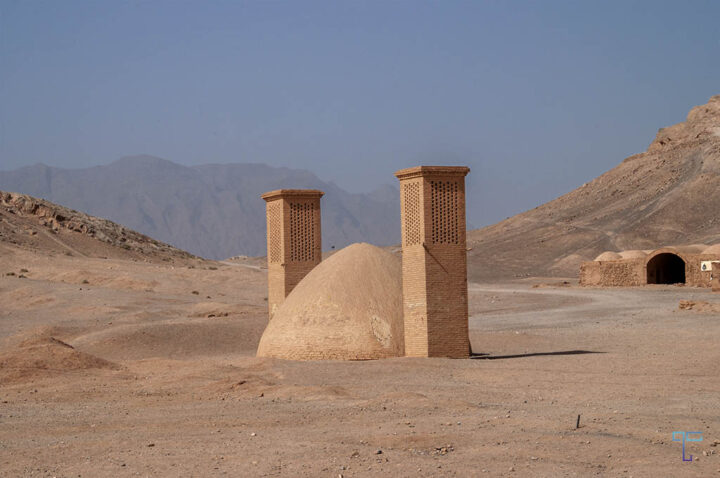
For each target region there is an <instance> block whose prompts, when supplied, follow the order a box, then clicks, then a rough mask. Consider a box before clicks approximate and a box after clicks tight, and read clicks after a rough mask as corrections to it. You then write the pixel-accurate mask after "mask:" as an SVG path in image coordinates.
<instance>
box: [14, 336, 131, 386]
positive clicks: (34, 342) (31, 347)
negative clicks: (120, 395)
mask: <svg viewBox="0 0 720 478" xmlns="http://www.w3.org/2000/svg"><path fill="white" fill-rule="evenodd" d="M102 368H104V369H117V368H119V367H118V366H117V365H116V364H114V363H112V362H108V361H107V360H104V359H101V358H99V357H96V356H94V355H91V354H87V353H84V352H80V351H78V350H76V349H75V348H74V347H73V346H72V345H70V344H68V343H65V342H63V341H62V340H59V339H57V338H55V337H53V336H50V335H46V334H45V333H38V334H35V335H34V336H31V337H30V338H28V339H26V340H23V341H22V342H20V343H19V344H18V345H17V346H15V347H13V348H12V349H10V350H9V351H7V352H4V353H2V354H0V383H7V382H13V381H22V380H23V379H26V378H32V377H35V376H38V375H51V374H56V373H60V372H65V371H69V370H87V369H102Z"/></svg>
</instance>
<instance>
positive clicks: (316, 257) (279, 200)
mask: <svg viewBox="0 0 720 478" xmlns="http://www.w3.org/2000/svg"><path fill="white" fill-rule="evenodd" d="M323 194H324V193H323V192H322V191H318V190H316V189H278V190H275V191H270V192H267V193H265V194H263V195H262V196H261V197H262V198H263V199H264V200H265V202H266V216H267V261H268V316H269V319H272V317H273V315H274V314H275V311H276V310H277V308H278V307H279V306H280V304H282V302H283V301H284V300H285V297H287V295H288V294H289V293H290V292H291V291H292V290H293V288H294V287H295V286H296V285H297V284H298V282H300V281H301V280H302V278H303V277H305V275H307V273H308V272H310V271H311V270H312V269H313V267H315V266H316V265H318V264H319V263H320V261H321V260H322V241H321V232H322V231H321V228H320V198H321V197H322V196H323Z"/></svg>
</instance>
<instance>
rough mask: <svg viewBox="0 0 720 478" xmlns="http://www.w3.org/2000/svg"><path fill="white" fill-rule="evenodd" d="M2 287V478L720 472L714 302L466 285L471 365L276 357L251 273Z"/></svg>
mask: <svg viewBox="0 0 720 478" xmlns="http://www.w3.org/2000/svg"><path fill="white" fill-rule="evenodd" d="M0 274H1V277H0V304H1V306H0V337H1V338H2V340H3V342H2V345H1V348H0V475H1V476H8V477H14V476H58V477H60V476H62V477H93V476H113V477H115V476H119V477H122V476H198V477H199V476H292V477H294V476H312V477H317V476H327V477H338V476H343V477H353V476H379V475H391V476H396V477H415V476H463V477H464V476H628V477H629V476H634V477H658V476H704V477H707V476H720V347H719V346H718V337H720V312H718V309H717V307H718V306H717V304H718V303H720V296H719V295H718V294H712V293H710V292H709V291H708V290H701V289H693V288H686V287H674V286H658V287H648V288H641V289H612V290H608V289H584V288H578V287H577V286H574V285H573V284H572V283H571V284H569V285H567V284H561V283H557V279H552V280H546V281H544V282H549V284H545V285H542V284H540V285H541V286H540V287H537V285H539V283H541V282H543V280H541V279H538V280H534V281H529V280H528V281H521V282H514V283H502V284H487V283H483V284H471V285H470V299H471V316H472V317H471V319H470V327H471V338H472V344H473V350H474V352H475V353H476V356H475V357H474V358H473V359H469V360H447V359H406V358H401V359H390V360H382V361H367V362H286V361H280V360H272V359H258V358H256V357H254V352H255V347H256V345H257V342H258V339H259V337H260V334H261V333H262V330H263V328H264V324H265V321H266V313H265V307H266V302H265V296H266V291H265V287H266V282H265V281H266V278H265V272H264V270H263V269H262V267H258V266H257V264H255V263H251V262H248V263H243V262H242V261H239V262H236V263H215V262H204V261H194V262H192V261H189V262H187V263H186V264H184V265H182V264H179V263H175V264H171V263H163V262H159V263H146V262H142V261H137V260H123V259H119V258H110V259H101V258H85V257H77V256H69V255H65V254H61V253H58V254H52V255H47V254H45V255H43V254H39V253H33V252H30V251H27V250H24V249H20V248H13V247H12V246H5V245H0ZM8 274H14V275H8ZM20 276H23V277H20ZM533 285H535V286H536V287H533ZM681 300H689V301H693V302H695V303H696V304H699V305H695V306H694V307H693V308H691V309H690V310H688V309H680V308H679V303H680V301H681ZM702 302H708V303H709V305H708V304H702ZM713 304H715V305H713ZM578 415H581V419H580V428H579V429H576V428H575V426H576V420H577V416H578ZM673 431H699V432H702V436H703V441H702V442H694V443H688V444H687V450H686V453H687V454H692V455H693V461H692V462H683V461H682V445H681V443H679V442H673V441H672V436H671V434H672V432H673Z"/></svg>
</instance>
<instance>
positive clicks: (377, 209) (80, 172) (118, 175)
mask: <svg viewBox="0 0 720 478" xmlns="http://www.w3.org/2000/svg"><path fill="white" fill-rule="evenodd" d="M283 187H292V188H312V189H321V190H323V191H324V192H325V196H324V198H323V201H322V213H323V215H322V221H323V223H322V226H323V246H324V248H327V249H330V248H331V247H332V246H335V247H336V248H337V249H339V248H341V247H344V246H346V245H348V244H350V243H353V242H358V241H367V242H372V243H374V244H378V245H387V244H393V243H396V242H398V241H399V240H400V228H399V225H398V217H399V215H400V212H399V211H400V205H399V194H398V192H397V189H394V187H392V186H387V187H384V188H381V189H379V190H377V191H374V192H372V193H370V194H350V193H348V192H346V191H344V190H342V189H340V188H339V187H337V186H335V185H334V184H332V183H327V182H323V181H321V180H320V179H318V178H317V177H316V176H315V175H313V174H311V173H309V172H307V171H302V170H294V169H288V168H273V167H270V166H266V165H262V164H210V165H202V166H193V167H188V166H182V165H179V164H175V163H173V162H171V161H167V160H164V159H160V158H155V157H151V156H135V157H128V158H123V159H120V160H117V161H115V162H113V163H111V164H109V165H105V166H95V167H92V168H85V169H60V168H53V167H49V166H45V165H42V164H40V165H34V166H28V167H24V168H20V169H17V170H14V171H4V172H3V171H0V189H3V190H6V191H18V192H21V193H24V194H29V195H32V196H35V197H42V198H45V199H47V200H49V201H53V202H55V203H58V204H63V205H64V206H68V207H71V208H75V209H77V210H80V211H83V212H86V213H88V214H92V215H94V216H99V217H104V218H108V219H110V220H113V221H116V222H118V223H120V224H123V225H124V226H126V227H128V228H131V229H134V230H136V231H139V232H141V233H143V234H147V235H148V236H151V237H154V238H156V239H158V240H161V241H165V242H167V243H169V244H172V245H174V246H176V247H179V248H181V249H184V250H187V251H189V252H191V253H193V254H197V255H199V256H202V257H206V258H210V259H224V258H227V257H231V256H236V255H241V254H242V255H250V256H261V255H264V254H265V203H264V202H263V200H262V199H261V198H260V194H262V193H263V192H266V191H270V190H273V189H279V188H283Z"/></svg>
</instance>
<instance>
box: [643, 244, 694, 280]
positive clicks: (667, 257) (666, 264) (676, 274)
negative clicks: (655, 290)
mask: <svg viewBox="0 0 720 478" xmlns="http://www.w3.org/2000/svg"><path fill="white" fill-rule="evenodd" d="M647 283H648V284H684V283H685V261H684V260H682V258H681V257H680V256H678V255H676V254H673V253H671V252H664V253H662V254H658V255H657V256H655V257H653V258H652V259H650V260H649V261H648V263H647Z"/></svg>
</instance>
